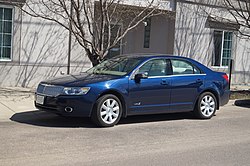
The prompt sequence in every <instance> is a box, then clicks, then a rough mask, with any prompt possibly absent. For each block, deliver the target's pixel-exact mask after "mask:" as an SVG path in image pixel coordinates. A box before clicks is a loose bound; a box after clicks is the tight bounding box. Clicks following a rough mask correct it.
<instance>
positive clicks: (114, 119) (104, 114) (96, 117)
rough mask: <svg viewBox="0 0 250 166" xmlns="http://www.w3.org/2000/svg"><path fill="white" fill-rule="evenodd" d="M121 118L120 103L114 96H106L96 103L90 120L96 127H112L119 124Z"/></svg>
mask: <svg viewBox="0 0 250 166" xmlns="http://www.w3.org/2000/svg"><path fill="white" fill-rule="evenodd" d="M121 116H122V104H121V101H120V100H119V99H118V97H116V96H115V95H112V94H107V95H104V96H101V97H100V98H99V99H98V100H97V101H96V104H95V107H94V109H93V111H92V115H91V119H92V121H93V122H94V123H95V124H96V125H97V126H101V127H112V126H114V125H116V124H117V123H118V122H119V120H120V118H121Z"/></svg>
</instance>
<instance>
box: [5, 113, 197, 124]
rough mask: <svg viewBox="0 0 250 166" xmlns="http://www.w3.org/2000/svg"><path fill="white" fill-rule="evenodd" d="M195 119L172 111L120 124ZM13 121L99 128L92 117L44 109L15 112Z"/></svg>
mask: <svg viewBox="0 0 250 166" xmlns="http://www.w3.org/2000/svg"><path fill="white" fill-rule="evenodd" d="M184 119H194V116H193V114H192V113H171V114H157V115H136V116H129V117H127V118H122V119H121V120H120V122H119V123H118V125H124V124H132V123H148V122H159V121H175V120H184ZM10 120H11V121H14V122H18V123H23V124H29V125H34V126H41V127H59V128H60V127H61V128H79V127H83V128H98V127H97V126H96V125H94V124H93V123H92V121H91V119H90V118H74V117H63V116H59V115H56V114H52V113H49V112H44V111H29V112H21V113H16V114H14V115H13V116H12V117H11V118H10Z"/></svg>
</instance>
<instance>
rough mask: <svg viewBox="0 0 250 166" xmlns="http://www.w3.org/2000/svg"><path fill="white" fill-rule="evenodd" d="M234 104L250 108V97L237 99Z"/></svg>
mask: <svg viewBox="0 0 250 166" xmlns="http://www.w3.org/2000/svg"><path fill="white" fill-rule="evenodd" d="M234 105H236V106H239V107H246V108H250V99H243V100H235V102H234Z"/></svg>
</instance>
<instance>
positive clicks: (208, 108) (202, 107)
mask: <svg viewBox="0 0 250 166" xmlns="http://www.w3.org/2000/svg"><path fill="white" fill-rule="evenodd" d="M216 108H217V100H216V97H215V96H214V95H213V94H212V93H211V92H205V93H202V94H201V95H200V97H199V99H198V102H197V104H196V109H195V110H194V113H195V115H196V117H198V118H200V119H210V118H212V117H213V115H214V114H215V112H216Z"/></svg>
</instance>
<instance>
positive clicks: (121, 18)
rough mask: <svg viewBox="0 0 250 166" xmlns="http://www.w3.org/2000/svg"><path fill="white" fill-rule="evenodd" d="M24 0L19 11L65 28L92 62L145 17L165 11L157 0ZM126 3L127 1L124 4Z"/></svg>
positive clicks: (94, 63)
mask: <svg viewBox="0 0 250 166" xmlns="http://www.w3.org/2000/svg"><path fill="white" fill-rule="evenodd" d="M128 2H130V1H125V0H98V1H94V0H27V2H26V6H25V7H23V8H22V10H23V11H24V12H25V13H27V14H29V15H31V16H33V17H39V18H43V19H46V20H49V21H52V22H56V23H57V24H59V25H61V26H62V27H63V28H65V29H67V30H69V31H70V32H71V33H72V35H73V36H74V37H75V39H76V40H77V42H78V43H79V44H80V46H81V47H83V48H84V50H85V51H86V54H87V56H88V58H89V59H90V61H91V62H92V64H93V65H96V64H98V63H99V62H100V61H101V60H102V59H103V58H104V57H105V56H106V55H107V54H108V52H109V50H110V49H111V48H112V47H114V46H116V45H118V44H120V42H121V40H122V39H123V38H124V37H125V36H126V34H127V33H128V32H129V31H130V30H132V29H134V28H135V27H136V26H137V25H138V24H140V23H141V22H143V21H144V20H145V19H146V18H148V17H152V16H155V15H161V14H168V11H167V10H162V9H163V7H162V6H161V2H160V0H144V1H142V0H134V1H132V2H133V4H135V5H131V4H129V3H128ZM126 3H127V4H126Z"/></svg>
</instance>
